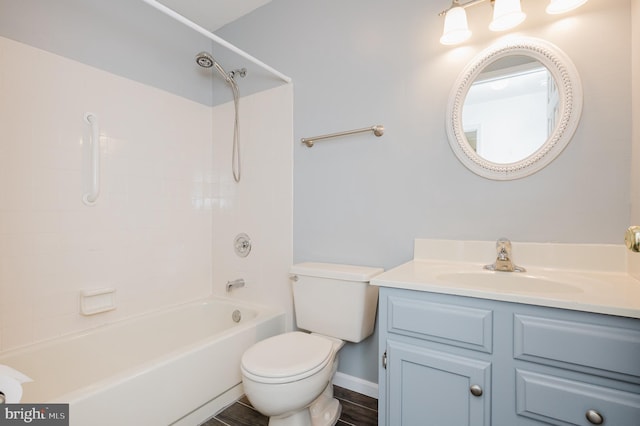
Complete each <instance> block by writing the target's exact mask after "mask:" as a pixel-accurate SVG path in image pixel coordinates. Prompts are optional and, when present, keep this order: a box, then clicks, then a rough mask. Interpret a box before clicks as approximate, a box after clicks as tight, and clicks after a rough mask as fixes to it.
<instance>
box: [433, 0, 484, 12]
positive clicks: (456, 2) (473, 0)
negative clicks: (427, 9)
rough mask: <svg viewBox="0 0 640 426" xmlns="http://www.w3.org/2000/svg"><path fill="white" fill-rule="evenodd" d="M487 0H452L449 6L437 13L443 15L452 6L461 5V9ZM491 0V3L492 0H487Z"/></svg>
mask: <svg viewBox="0 0 640 426" xmlns="http://www.w3.org/2000/svg"><path fill="white" fill-rule="evenodd" d="M485 1H487V0H470V1H468V2H466V3H460V1H459V0H453V2H451V6H449V8H448V9H445V10H443V11H442V12H440V13H438V16H444V15H446V14H447V12H448V11H450V10H451V9H453V8H454V7H461V8H463V9H466V8H467V7H471V6H475V5H476V4H480V3H484V2H485ZM489 1H491V3H493V0H489Z"/></svg>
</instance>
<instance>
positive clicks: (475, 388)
mask: <svg viewBox="0 0 640 426" xmlns="http://www.w3.org/2000/svg"><path fill="white" fill-rule="evenodd" d="M469 391H471V395H473V396H482V388H481V387H480V385H471V387H470V388H469Z"/></svg>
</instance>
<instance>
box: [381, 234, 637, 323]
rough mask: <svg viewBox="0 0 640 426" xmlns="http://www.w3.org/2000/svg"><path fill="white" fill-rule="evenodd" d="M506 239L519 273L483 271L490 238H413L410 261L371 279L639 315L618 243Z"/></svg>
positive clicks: (491, 255)
mask: <svg viewBox="0 0 640 426" xmlns="http://www.w3.org/2000/svg"><path fill="white" fill-rule="evenodd" d="M512 244H513V253H512V254H513V260H514V262H515V263H516V264H518V265H519V266H523V267H524V268H526V269H527V271H526V272H525V273H518V272H492V271H485V270H483V266H484V265H486V264H490V263H493V262H494V261H495V241H453V240H429V239H417V240H416V241H415V251H414V259H413V260H412V261H410V262H407V263H405V264H403V265H400V266H398V267H396V268H393V269H391V270H389V271H387V272H385V273H383V274H381V275H378V276H377V277H375V278H374V279H373V280H372V282H371V284H373V285H378V286H382V287H392V288H401V289H408V290H418V291H427V292H433V293H444V294H452V295H459V296H469V297H476V298H482V299H492V300H500V301H506V302H516V303H526V304H531V305H539V306H547V307H555V308H563V309H571V310H578V311H586V312H595V313H602V314H610V315H619V316H626V317H631V318H640V281H638V280H637V279H636V278H634V277H633V276H631V275H629V274H628V273H627V255H626V249H625V247H624V246H623V245H610V244H554V243H524V242H513V243H512ZM510 274H515V275H510ZM511 278H512V279H513V280H514V281H516V282H514V283H504V281H507V280H509V279H511ZM478 280H482V282H480V281H478ZM535 280H541V281H538V282H539V287H536V281H535Z"/></svg>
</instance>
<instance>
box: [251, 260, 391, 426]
mask: <svg viewBox="0 0 640 426" xmlns="http://www.w3.org/2000/svg"><path fill="white" fill-rule="evenodd" d="M382 271H383V270H382V268H369V267H361V266H351V265H336V264H328V263H302V264H297V265H294V266H293V267H292V268H291V273H292V274H293V275H292V282H293V299H294V306H295V309H296V320H297V325H298V327H299V328H300V329H302V330H307V331H309V332H311V333H306V332H301V331H293V332H289V333H284V334H280V335H277V336H274V337H270V338H268V339H265V340H262V341H260V342H258V343H256V344H255V345H253V346H252V347H250V348H249V349H247V351H246V352H245V353H244V354H243V356H242V360H241V362H240V365H241V372H242V383H243V386H244V392H245V394H246V396H247V398H248V399H249V401H250V402H251V404H252V405H253V407H254V408H255V409H256V410H258V411H259V412H261V413H262V414H264V415H266V416H269V426H332V425H335V424H336V422H337V421H338V419H339V417H340V411H341V406H340V403H339V402H338V400H337V399H335V398H334V397H333V376H334V374H335V372H336V370H337V368H338V361H337V356H336V355H337V353H338V351H339V350H340V348H342V346H343V345H344V341H350V342H355V343H357V342H360V341H362V340H364V339H365V338H366V337H368V336H370V335H371V333H372V332H373V326H374V323H375V313H376V307H377V303H378V289H377V287H373V286H370V285H369V280H370V279H371V278H372V277H373V276H375V275H377V274H379V273H381V272H382Z"/></svg>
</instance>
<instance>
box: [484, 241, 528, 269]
mask: <svg viewBox="0 0 640 426" xmlns="http://www.w3.org/2000/svg"><path fill="white" fill-rule="evenodd" d="M496 252H497V255H496V261H495V263H493V264H491V265H485V266H484V269H488V270H490V271H504V272H526V270H525V269H524V268H522V267H520V266H516V265H515V264H514V263H513V260H512V258H511V241H509V240H508V239H506V238H500V239H499V240H498V241H496Z"/></svg>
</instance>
